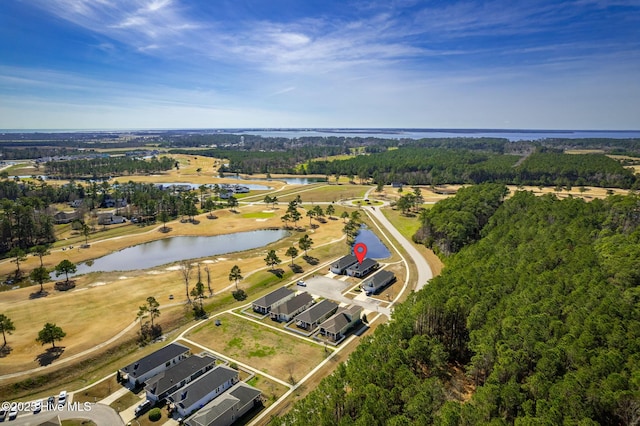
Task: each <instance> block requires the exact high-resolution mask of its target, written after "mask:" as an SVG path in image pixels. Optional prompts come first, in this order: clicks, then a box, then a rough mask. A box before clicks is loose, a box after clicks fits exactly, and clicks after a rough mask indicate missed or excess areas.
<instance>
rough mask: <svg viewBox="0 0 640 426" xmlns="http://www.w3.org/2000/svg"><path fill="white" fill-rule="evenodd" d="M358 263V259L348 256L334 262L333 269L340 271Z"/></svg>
mask: <svg viewBox="0 0 640 426" xmlns="http://www.w3.org/2000/svg"><path fill="white" fill-rule="evenodd" d="M357 261H358V259H356V257H355V256H354V255H352V254H348V255H346V256H345V257H343V258H341V259H338V260H336V261H335V262H333V263H332V264H331V267H332V268H340V269H344V268H346V267H348V266H351V265H353V264H354V263H356V262H357Z"/></svg>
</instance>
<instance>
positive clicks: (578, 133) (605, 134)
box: [232, 129, 640, 142]
mask: <svg viewBox="0 0 640 426" xmlns="http://www.w3.org/2000/svg"><path fill="white" fill-rule="evenodd" d="M232 133H234V134H245V135H258V136H262V137H265V138H266V137H274V138H290V139H293V138H300V137H313V136H317V137H331V136H334V137H361V138H384V139H423V138H503V139H508V140H510V141H512V142H516V141H523V140H540V139H556V138H564V139H583V138H589V139H591V138H607V139H632V138H640V131H639V130H625V131H611V130H499V129H496V130H466V129H443V130H440V129H364V130H362V131H354V130H335V131H333V130H319V129H317V130H243V131H237V132H232Z"/></svg>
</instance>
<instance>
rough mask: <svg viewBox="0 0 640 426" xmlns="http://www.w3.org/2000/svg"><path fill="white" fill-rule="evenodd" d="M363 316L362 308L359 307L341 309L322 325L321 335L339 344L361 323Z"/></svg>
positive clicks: (350, 306) (351, 306) (352, 306)
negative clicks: (339, 341)
mask: <svg viewBox="0 0 640 426" xmlns="http://www.w3.org/2000/svg"><path fill="white" fill-rule="evenodd" d="M361 315H362V307H360V306H358V305H349V306H346V307H340V308H338V310H337V312H336V313H335V314H333V316H331V317H330V318H329V319H327V320H326V321H325V322H323V323H322V324H320V334H322V335H323V336H326V337H328V338H329V339H331V340H333V341H334V342H337V341H338V340H340V339H342V338H343V337H344V336H345V334H346V333H347V332H348V331H349V330H350V329H352V328H353V327H355V326H356V325H357V324H359V323H360V316H361Z"/></svg>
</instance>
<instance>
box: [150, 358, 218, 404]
mask: <svg viewBox="0 0 640 426" xmlns="http://www.w3.org/2000/svg"><path fill="white" fill-rule="evenodd" d="M215 362H216V359H215V358H214V357H212V356H210V355H204V356H198V355H194V356H190V357H189V358H187V359H185V360H183V361H181V362H179V363H177V364H176V365H174V366H173V367H171V368H168V369H167V370H165V371H163V372H162V373H159V374H156V375H155V376H153V377H152V378H150V379H149V380H147V386H146V387H145V389H146V390H147V391H149V392H151V393H152V394H154V395H162V394H163V393H165V392H167V391H168V390H170V389H171V388H172V387H174V386H175V385H176V384H178V383H180V382H181V381H183V380H186V379H188V378H189V377H191V375H193V374H195V373H197V372H198V371H200V370H203V369H204V368H205V367H207V366H208V365H212V366H213V365H215Z"/></svg>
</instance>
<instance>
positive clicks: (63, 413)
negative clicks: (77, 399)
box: [11, 403, 124, 426]
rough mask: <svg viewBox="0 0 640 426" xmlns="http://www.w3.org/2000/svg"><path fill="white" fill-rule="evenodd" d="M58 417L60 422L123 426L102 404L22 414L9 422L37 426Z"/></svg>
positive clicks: (70, 406) (69, 406) (80, 405)
mask: <svg viewBox="0 0 640 426" xmlns="http://www.w3.org/2000/svg"><path fill="white" fill-rule="evenodd" d="M56 416H59V417H60V420H68V419H85V420H92V421H93V422H94V423H95V424H97V425H110V426H111V425H113V426H116V425H124V421H122V419H121V418H120V416H119V415H118V413H116V410H114V409H113V408H111V407H109V406H108V405H103V404H87V405H85V404H84V403H79V404H74V403H71V404H68V406H67V407H66V408H65V409H63V410H58V409H57V408H56V409H55V410H52V411H46V410H45V411H42V412H41V413H39V414H35V415H34V414H31V413H24V414H22V415H20V416H18V418H17V419H16V420H14V421H13V422H11V424H13V425H16V426H17V425H22V426H28V425H39V424H41V423H42V422H44V421H47V420H50V419H51V418H52V417H56Z"/></svg>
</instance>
